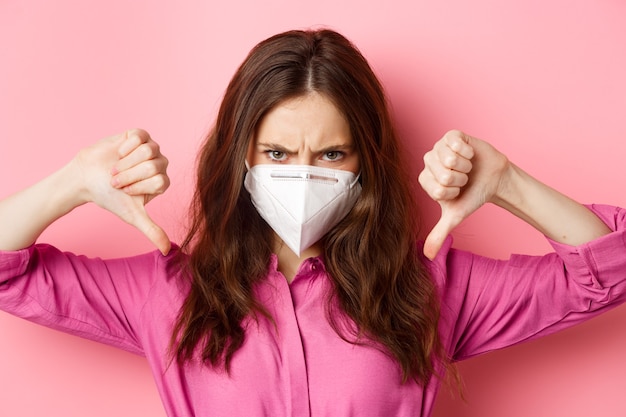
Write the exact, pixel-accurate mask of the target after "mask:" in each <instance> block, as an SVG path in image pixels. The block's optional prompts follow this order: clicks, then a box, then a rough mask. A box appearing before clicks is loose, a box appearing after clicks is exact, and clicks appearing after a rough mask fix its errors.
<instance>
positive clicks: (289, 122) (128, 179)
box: [0, 94, 610, 279]
mask: <svg viewBox="0 0 626 417" xmlns="http://www.w3.org/2000/svg"><path fill="white" fill-rule="evenodd" d="M247 157H248V162H249V163H250V165H251V166H254V165H256V164H259V163H272V164H285V163H293V164H308V165H318V166H326V167H333V168H337V169H344V170H350V171H353V172H355V173H356V172H358V171H359V159H358V155H357V154H356V152H355V150H354V144H353V142H352V137H351V135H350V132H349V127H348V125H347V123H346V121H345V120H344V119H343V117H342V116H341V113H340V112H338V111H337V109H336V108H334V106H333V105H332V103H330V102H329V101H328V100H327V99H325V98H324V97H322V96H319V95H317V94H310V95H307V96H304V97H301V98H297V99H294V100H289V101H286V102H284V103H282V104H281V105H279V106H277V107H276V108H275V109H273V110H272V111H271V112H270V113H269V114H268V115H267V116H266V117H265V119H264V120H263V121H262V123H261V125H260V126H259V129H258V134H257V135H256V137H255V138H254V140H253V141H252V142H251V144H250V148H249V150H248V155H247ZM166 168H167V159H166V158H165V157H164V156H163V155H162V154H161V152H160V150H159V147H158V145H157V144H156V143H155V142H154V141H153V140H152V139H151V138H150V135H149V134H148V133H147V132H145V131H143V130H131V131H127V132H124V133H121V134H119V135H115V136H111V137H109V138H105V139H103V140H101V141H100V142H97V143H96V144H94V145H92V146H90V147H88V148H85V149H83V150H81V151H80V152H79V153H78V155H77V156H76V157H75V158H74V159H73V160H72V161H70V162H69V163H68V164H67V165H65V166H64V167H62V168H61V169H60V170H58V171H56V172H55V173H53V174H51V175H50V176H48V177H46V178H44V179H43V180H41V181H40V182H38V183H36V184H34V185H33V186H31V187H28V188H26V189H24V190H22V191H19V192H17V193H15V194H13V195H11V196H9V197H7V198H5V199H3V200H1V201H0V250H17V249H22V248H25V247H27V246H29V245H31V244H32V243H34V242H35V241H36V240H37V238H38V237H39V235H40V234H41V232H42V231H43V230H45V229H46V227H48V226H49V225H50V224H51V223H53V222H54V221H55V220H57V219H58V218H60V217H61V216H64V215H65V214H67V213H69V212H70V211H72V210H73V209H74V208H75V207H78V206H80V205H82V204H85V203H88V202H93V203H95V204H97V205H99V206H100V207H103V208H104V209H106V210H109V211H111V212H112V213H114V214H116V215H117V216H118V217H120V218H121V219H122V220H124V221H126V222H128V223H130V224H132V225H134V226H135V227H136V228H137V229H138V230H140V231H141V232H142V233H144V234H145V235H146V236H147V237H148V239H150V240H151V241H152V242H153V243H154V245H155V246H156V247H157V248H158V249H159V250H160V251H161V252H162V253H164V254H166V253H167V252H168V251H169V249H170V241H169V239H168V237H167V235H166V234H165V232H164V231H163V230H162V229H161V228H160V227H159V226H158V225H156V224H155V223H154V222H153V221H152V220H151V219H150V217H149V216H148V215H147V213H146V211H145V207H144V205H145V204H146V202H148V201H149V200H150V199H152V198H153V197H154V196H156V195H159V194H161V193H162V192H164V191H165V189H167V187H168V186H169V179H168V177H167V174H166ZM419 181H420V184H421V185H422V187H423V188H424V190H425V191H426V192H427V193H428V195H430V196H431V198H433V199H434V200H435V201H437V202H438V203H439V204H440V206H441V218H440V219H439V221H438V223H437V224H436V225H435V227H434V228H433V229H432V231H431V232H430V234H429V235H428V237H427V238H426V242H425V248H424V252H425V254H426V256H428V257H429V258H431V259H432V258H434V257H435V256H436V254H437V252H438V251H439V249H440V248H441V245H442V243H443V241H444V239H445V237H446V236H447V235H448V234H449V233H450V232H451V231H452V230H453V229H454V228H455V227H456V226H457V225H459V224H460V223H461V222H462V221H463V220H464V219H465V218H467V217H468V216H470V215H471V214H472V213H473V212H474V211H476V210H478V209H479V208H480V207H481V206H482V205H483V204H485V203H493V204H496V205H498V206H500V207H502V208H504V209H505V210H508V211H509V212H511V213H512V214H514V215H516V216H518V217H520V218H521V219H523V220H524V221H526V222H527V223H529V224H530V225H531V226H533V227H535V228H536V229H537V230H538V231H539V232H540V233H542V234H544V235H546V236H548V237H549V238H551V239H553V240H555V241H557V242H561V243H565V244H569V245H573V246H576V245H580V244H583V243H586V242H588V241H590V240H593V239H596V238H598V237H600V236H602V235H605V234H607V233H609V232H610V229H609V228H608V227H607V226H606V225H605V224H604V223H603V222H602V221H600V220H599V219H598V218H597V217H596V216H595V215H594V214H593V213H592V212H591V211H589V210H588V209H587V208H585V207H584V206H582V205H581V204H579V203H577V202H575V201H574V200H572V199H570V198H569V197H567V196H565V195H563V194H561V193H560V192H558V191H556V190H554V189H552V188H550V187H548V186H547V185H545V184H543V183H541V182H540V181H538V180H536V179H535V178H533V177H531V176H530V175H528V174H527V173H526V172H524V171H523V170H522V169H520V168H519V167H517V166H516V165H515V164H513V163H512V162H511V161H509V159H508V158H507V157H506V156H505V155H503V154H502V153H500V152H499V151H497V150H496V149H495V148H494V147H493V146H491V145H490V144H488V143H487V142H485V141H482V140H480V139H478V138H474V137H472V136H469V135H466V134H465V133H463V132H460V131H450V132H448V133H446V135H444V137H443V138H441V139H440V140H439V141H438V142H437V143H436V144H435V145H434V147H433V149H432V150H431V151H429V152H427V153H426V154H425V156H424V170H423V171H422V172H421V174H420V176H419ZM275 242H276V253H277V254H278V255H279V268H281V271H283V273H284V274H285V276H286V277H287V278H288V279H289V278H290V277H293V275H294V274H295V273H296V271H297V267H298V266H299V265H300V263H301V261H302V259H304V258H306V257H309V256H315V255H318V254H320V252H321V248H320V247H319V246H318V245H315V246H313V247H312V248H310V250H309V251H307V252H305V253H303V254H302V256H301V258H297V257H296V256H295V254H294V253H293V252H291V251H290V250H289V249H288V248H287V247H286V246H284V245H281V244H280V241H279V239H276V241H275Z"/></svg>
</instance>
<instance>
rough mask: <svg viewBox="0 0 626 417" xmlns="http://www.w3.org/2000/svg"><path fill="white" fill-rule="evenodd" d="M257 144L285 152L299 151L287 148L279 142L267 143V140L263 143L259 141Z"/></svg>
mask: <svg viewBox="0 0 626 417" xmlns="http://www.w3.org/2000/svg"><path fill="white" fill-rule="evenodd" d="M257 146H258V147H263V148H267V149H271V150H274V151H279V152H285V153H287V154H294V153H296V152H297V151H293V150H290V149H287V148H285V147H284V146H283V145H281V144H278V143H269V142H268V143H265V142H263V143H261V142H259V143H257Z"/></svg>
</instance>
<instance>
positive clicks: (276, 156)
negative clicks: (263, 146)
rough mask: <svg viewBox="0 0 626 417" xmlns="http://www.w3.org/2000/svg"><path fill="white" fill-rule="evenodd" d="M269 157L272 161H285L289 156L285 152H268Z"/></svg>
mask: <svg viewBox="0 0 626 417" xmlns="http://www.w3.org/2000/svg"><path fill="white" fill-rule="evenodd" d="M266 153H267V155H268V156H269V157H270V159H273V160H274V161H283V160H285V159H286V158H287V154H286V153H285V152H283V151H273V150H270V151H266Z"/></svg>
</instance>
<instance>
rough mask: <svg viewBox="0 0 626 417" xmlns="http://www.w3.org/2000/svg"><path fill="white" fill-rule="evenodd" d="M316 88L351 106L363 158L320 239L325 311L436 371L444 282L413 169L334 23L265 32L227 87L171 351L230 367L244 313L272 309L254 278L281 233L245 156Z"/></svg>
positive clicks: (407, 366) (398, 355)
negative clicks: (276, 115) (349, 197)
mask: <svg viewBox="0 0 626 417" xmlns="http://www.w3.org/2000/svg"><path fill="white" fill-rule="evenodd" d="M310 92H318V93H320V94H322V95H324V96H325V97H327V98H328V99H330V100H331V101H332V102H333V103H334V104H335V106H336V107H337V108H338V109H339V110H340V111H341V112H342V113H343V115H344V117H345V118H346V120H347V122H348V124H349V126H350V132H351V134H352V136H353V140H354V143H355V147H356V150H357V153H358V156H359V161H360V165H361V182H362V192H361V195H360V197H359V199H358V201H357V202H356V204H355V206H354V207H353V209H352V210H351V211H350V213H349V214H348V215H347V216H346V217H345V218H344V219H343V220H342V221H341V222H340V223H339V224H338V225H337V226H336V227H335V228H334V229H333V230H332V231H330V232H329V233H328V234H327V235H326V236H325V237H324V238H323V239H322V243H323V247H324V256H325V257H324V260H325V262H326V269H327V271H328V273H329V275H330V277H331V279H332V284H333V288H334V291H333V292H332V295H331V297H330V299H329V300H328V304H327V310H326V311H327V317H328V320H329V321H330V323H331V325H332V326H333V328H334V329H335V331H336V332H337V333H338V334H339V335H340V336H341V337H342V338H344V339H345V340H346V341H348V342H351V343H368V344H372V345H373V346H375V347H377V348H379V349H381V350H383V351H384V352H386V353H387V354H389V355H390V356H391V357H393V358H395V360H396V361H397V363H398V364H399V366H400V368H401V370H402V377H403V381H406V380H407V379H409V378H412V379H415V380H416V381H418V382H421V383H427V382H428V381H429V379H430V378H431V377H432V376H433V374H434V373H435V369H436V368H435V364H436V361H437V360H439V361H443V360H444V359H445V358H444V355H443V354H442V352H443V350H442V347H441V342H440V339H439V335H438V330H437V325H438V319H439V301H438V296H437V290H436V287H435V285H434V283H433V281H432V280H431V278H430V276H429V275H428V273H427V271H426V268H425V267H424V265H423V263H422V260H421V258H420V255H419V250H418V249H417V248H416V241H417V224H416V220H415V219H416V207H415V203H414V201H413V192H412V185H411V182H410V180H409V178H410V176H409V175H407V171H406V169H405V164H404V162H403V158H404V154H403V152H402V151H401V149H400V146H399V141H398V140H397V137H396V133H395V132H394V128H393V125H392V122H391V117H390V115H389V111H388V108H387V103H386V98H385V95H384V92H383V88H382V86H381V85H380V83H379V81H378V80H377V78H376V76H375V75H374V73H373V71H372V70H371V68H370V67H369V65H368V63H367V61H366V60H365V58H364V57H363V56H362V55H361V53H360V52H359V51H358V50H357V49H356V47H355V46H354V45H352V44H351V43H350V42H349V41H348V40H347V39H346V38H344V37H343V36H342V35H340V34H338V33H336V32H334V31H331V30H317V31H289V32H285V33H282V34H279V35H276V36H273V37H271V38H269V39H267V40H265V41H263V42H261V43H260V44H258V45H257V46H256V47H255V48H253V49H252V51H251V52H250V54H249V55H248V57H247V58H246V59H245V61H244V62H243V64H242V65H241V66H240V67H239V69H238V70H237V72H236V73H235V75H234V77H233V79H232V80H231V82H230V84H229V86H228V88H227V90H226V92H225V95H224V99H223V101H222V104H221V107H220V110H219V113H218V116H217V121H216V123H215V126H214V128H213V130H212V131H211V133H210V134H209V135H208V137H207V140H206V142H205V144H204V145H203V148H202V150H201V152H200V155H199V159H198V171H197V185H196V191H195V195H194V199H193V203H192V207H191V219H192V224H191V227H190V230H189V233H188V235H187V237H186V239H185V241H184V242H183V245H182V249H183V252H186V253H188V254H189V260H188V268H189V276H190V277H191V289H190V292H189V294H188V296H187V298H186V300H185V302H184V304H183V306H182V308H181V310H180V314H179V317H178V319H177V321H176V324H175V327H174V332H173V335H172V345H171V346H172V349H173V353H174V354H175V357H176V359H177V360H178V361H179V362H185V361H187V360H190V359H191V358H192V357H193V356H194V355H195V354H196V352H198V353H199V354H200V355H201V359H202V360H203V361H204V362H205V363H207V364H208V365H212V366H224V367H225V368H226V369H227V370H228V369H229V366H230V362H231V359H232V357H233V354H234V353H235V352H236V351H237V349H239V348H240V347H241V345H242V344H243V342H244V337H245V331H244V329H243V327H242V321H243V320H244V319H245V318H246V317H250V316H252V317H257V315H258V314H261V315H264V316H266V317H268V318H271V317H270V316H269V314H268V313H267V310H266V309H265V308H264V307H263V305H261V303H259V302H258V301H257V300H256V299H255V297H254V287H255V285H256V284H257V283H259V282H261V281H262V280H263V279H264V278H265V276H266V274H267V269H268V262H269V259H270V255H271V251H272V242H271V241H270V238H269V237H270V236H272V233H271V229H270V228H269V226H268V225H267V224H266V223H265V221H264V220H263V219H262V218H261V217H260V216H259V215H258V213H257V212H256V209H255V208H254V206H253V205H252V203H251V200H250V195H249V194H248V192H247V191H246V190H245V188H244V187H243V180H244V176H245V164H244V161H245V156H246V152H247V149H248V145H249V142H250V140H252V138H253V137H254V134H255V129H256V128H257V126H258V125H259V122H260V121H261V119H262V118H263V116H264V115H265V114H267V112H268V111H269V110H270V109H272V108H273V107H275V106H276V105H277V104H279V103H281V102H282V101H284V100H287V99H290V98H294V97H298V96H303V95H305V94H307V93H310ZM337 310H340V311H337ZM342 317H343V318H349V319H350V320H351V321H352V323H353V325H352V324H350V323H347V322H346V321H345V320H344V319H342ZM346 324H347V325H346Z"/></svg>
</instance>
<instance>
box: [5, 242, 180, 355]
mask: <svg viewBox="0 0 626 417" xmlns="http://www.w3.org/2000/svg"><path fill="white" fill-rule="evenodd" d="M171 256H173V255H170V256H169V257H168V258H166V257H163V256H161V255H160V254H159V253H158V252H153V253H148V254H145V255H140V256H136V257H131V258H122V259H113V260H102V259H99V258H87V257H84V256H77V255H74V254H72V253H67V252H61V251H59V250H58V249H56V248H54V247H52V246H49V245H34V246H31V247H29V248H27V249H23V250H19V251H4V252H1V251H0V309H2V310H4V311H6V312H8V313H11V314H13V315H16V316H18V317H22V318H24V319H27V320H30V321H33V322H35V323H39V324H42V325H44V326H47V327H51V328H54V329H57V330H61V331H64V332H67V333H71V334H75V335H78V336H81V337H85V338H88V339H92V340H95V341H98V342H102V343H106V344H109V345H113V346H115V347H119V348H122V349H125V350H128V351H131V352H134V353H137V354H143V347H142V344H141V337H140V333H141V329H142V323H141V311H142V308H143V306H144V305H145V303H146V301H147V299H148V297H149V294H150V291H151V288H152V287H153V285H154V283H155V282H156V281H158V280H159V279H160V278H163V276H164V275H166V269H167V267H166V265H167V262H168V259H169V258H171Z"/></svg>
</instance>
